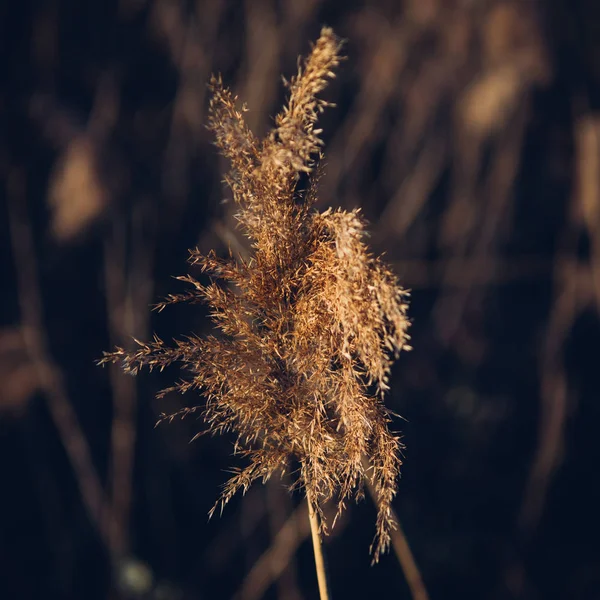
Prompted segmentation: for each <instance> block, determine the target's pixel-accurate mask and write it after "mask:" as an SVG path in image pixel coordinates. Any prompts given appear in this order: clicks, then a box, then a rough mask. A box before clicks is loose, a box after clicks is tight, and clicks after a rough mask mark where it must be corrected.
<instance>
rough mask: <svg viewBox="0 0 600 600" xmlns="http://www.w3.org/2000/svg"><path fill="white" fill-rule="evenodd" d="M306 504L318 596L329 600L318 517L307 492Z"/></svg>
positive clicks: (322, 599) (323, 599)
mask: <svg viewBox="0 0 600 600" xmlns="http://www.w3.org/2000/svg"><path fill="white" fill-rule="evenodd" d="M306 502H307V503H308V519H309V521H310V531H311V533H312V542H313V550H314V553H315V568H316V570H317V580H318V582H319V596H320V599H321V600H331V599H330V596H329V588H328V585H327V575H326V573H325V561H324V559H323V548H322V546H321V533H320V531H319V517H318V516H317V514H316V513H315V511H314V508H313V503H312V498H311V495H310V493H309V492H308V490H307V492H306Z"/></svg>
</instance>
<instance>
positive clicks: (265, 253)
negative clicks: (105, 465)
mask: <svg viewBox="0 0 600 600" xmlns="http://www.w3.org/2000/svg"><path fill="white" fill-rule="evenodd" d="M339 51H340V42H339V40H338V39H337V38H336V37H335V36H334V34H333V32H332V30H331V29H328V28H324V29H323V30H322V31H321V35H320V37H319V39H318V41H317V42H316V44H315V45H314V47H313V49H312V51H311V53H310V55H309V57H308V58H307V59H306V60H305V61H304V62H303V63H302V64H301V65H300V67H299V69H298V74H297V76H296V77H294V78H293V79H292V80H291V81H290V82H286V86H287V87H288V88H289V100H288V102H287V105H286V106H285V107H284V109H283V111H282V112H281V113H280V114H279V115H278V116H277V117H276V120H275V128H274V129H273V131H272V132H271V133H270V135H268V137H267V138H266V139H265V140H263V141H260V140H258V139H256V138H255V137H254V135H253V134H252V133H251V132H250V131H249V129H248V127H247V126H246V125H245V123H244V119H243V116H242V113H243V112H244V110H245V108H241V109H238V108H236V100H237V98H235V97H234V96H233V95H232V94H231V92H230V91H229V90H228V89H227V88H225V87H223V84H222V82H221V79H220V78H214V77H213V78H212V80H211V82H210V89H211V91H212V101H211V103H210V118H209V128H210V129H211V130H212V131H213V132H214V134H215V136H216V144H217V146H218V147H219V148H220V150H221V152H222V153H223V155H224V156H226V157H227V158H228V159H229V161H230V162H231V170H230V172H229V174H228V176H227V178H226V181H227V183H228V185H229V187H230V188H231V190H232V192H233V197H234V199H235V202H236V203H237V206H238V207H239V213H238V214H237V215H236V216H237V219H238V221H239V223H240V225H241V227H242V228H243V231H244V233H245V234H246V236H247V237H248V238H249V240H250V242H251V252H250V257H249V258H248V259H244V258H242V257H238V258H235V257H233V256H232V255H231V253H230V256H229V258H226V259H221V258H218V257H217V256H216V255H215V253H214V252H211V253H209V255H208V256H202V255H201V254H200V253H199V252H198V251H197V250H193V251H191V258H190V262H191V264H194V265H199V266H200V267H201V269H202V270H203V271H204V272H205V273H208V274H209V275H210V276H212V277H213V278H215V279H218V280H221V281H222V282H226V283H227V284H228V285H218V284H216V283H211V284H210V285H203V284H202V283H200V282H199V281H197V280H196V279H194V278H193V277H191V276H190V275H185V276H183V277H179V279H180V280H182V281H184V282H186V283H188V284H191V286H192V289H191V291H189V292H187V293H183V294H178V295H170V296H169V297H168V298H167V299H166V300H165V301H164V302H162V303H160V304H159V305H158V306H157V308H158V309H159V310H162V309H163V308H164V307H165V306H167V305H168V304H173V303H177V302H187V301H189V302H196V301H199V300H202V301H205V302H207V303H208V305H209V306H210V308H211V317H212V320H213V321H214V322H215V324H216V326H217V327H218V328H219V329H220V331H221V334H222V335H221V336H219V337H213V336H209V337H207V338H206V339H199V338H198V337H196V336H193V335H192V336H189V337H186V338H185V339H184V340H179V341H176V342H175V344H174V347H171V346H167V345H165V343H164V342H163V341H162V340H161V339H159V338H157V337H155V338H154V340H153V341H152V342H150V343H142V342H138V345H139V347H138V348H137V349H135V350H134V351H131V352H129V351H126V350H124V349H122V348H117V349H116V350H115V351H114V352H111V353H106V354H105V356H104V358H103V359H102V360H101V362H102V363H107V362H121V363H122V364H123V366H124V369H125V370H126V371H128V372H131V373H137V371H138V369H139V368H141V367H148V368H149V369H150V370H152V369H153V368H160V369H163V368H164V367H166V366H167V365H170V364H171V363H175V362H177V363H180V364H181V365H182V366H183V367H184V368H185V369H186V370H188V371H190V372H191V377H190V378H189V379H187V380H186V381H182V382H179V383H177V384H175V385H174V386H173V387H170V388H168V389H166V390H163V391H162V392H160V394H159V395H161V396H162V395H165V394H166V393H167V392H170V391H173V390H176V391H178V392H187V391H189V390H200V391H202V393H203V394H204V396H205V398H206V401H205V403H203V404H202V406H196V407H192V408H186V409H184V410H183V411H179V412H178V413H175V414H174V415H169V416H164V415H163V418H170V419H172V418H173V417H175V416H176V415H182V416H184V415H186V414H189V413H191V412H194V411H196V410H201V411H202V414H203V417H204V419H205V422H206V424H207V431H209V432H211V433H218V432H222V431H232V432H234V433H235V435H236V443H235V451H236V453H237V454H240V455H242V456H244V457H246V458H247V460H248V461H249V464H248V465H247V466H246V467H245V468H243V469H239V470H236V472H235V474H234V476H233V477H232V478H231V479H230V480H229V482H228V483H227V484H226V485H225V488H224V490H223V493H222V495H221V497H220V500H219V502H218V503H217V505H215V508H216V507H217V506H218V505H220V506H221V508H222V507H223V506H224V505H225V504H226V503H227V502H228V501H229V499H230V498H231V497H232V496H233V495H234V494H235V493H236V492H237V491H238V490H240V489H241V490H243V491H244V492H245V491H246V490H247V489H248V487H249V486H250V484H251V483H252V482H254V481H255V480H256V479H259V478H260V479H262V480H263V481H266V480H267V479H268V478H269V477H271V475H273V474H274V473H275V472H282V471H284V470H285V469H286V468H288V466H289V464H290V461H292V460H295V461H297V462H298V463H299V465H300V469H299V475H298V479H297V484H296V485H297V486H298V487H304V488H305V491H306V493H307V498H308V500H309V503H310V505H311V508H312V510H314V511H316V513H317V514H318V515H320V516H321V517H322V509H321V507H322V505H323V503H324V502H325V501H327V500H330V499H332V498H335V499H336V500H337V503H338V504H337V506H338V509H339V510H342V509H343V506H344V503H345V501H346V500H347V499H348V498H350V497H351V496H355V497H356V498H359V497H361V496H362V489H363V484H364V481H365V477H366V476H369V477H370V479H371V481H372V482H373V484H374V487H375V490H376V492H377V495H378V498H379V514H378V517H377V528H376V536H375V540H374V543H373V546H372V548H371V550H372V552H373V555H374V560H375V561H376V560H377V559H378V557H379V555H380V554H381V553H382V552H383V551H385V550H386V549H387V547H388V546H389V542H390V528H392V527H393V526H394V523H393V517H392V515H391V510H390V508H391V506H390V505H391V502H392V499H393V497H394V495H395V491H396V484H397V477H398V472H399V467H400V464H401V461H400V458H399V449H400V442H399V439H398V437H397V436H396V435H394V434H393V433H391V432H390V430H389V429H388V424H389V421H390V416H389V411H388V410H387V409H386V408H385V407H384V405H383V402H382V396H383V393H384V392H385V391H386V390H387V389H388V385H387V382H388V375H389V372H390V365H391V362H392V355H394V356H397V354H398V353H399V352H400V350H402V349H407V348H408V346H407V345H406V344H407V340H408V336H407V333H406V331H407V327H408V324H409V323H408V320H407V317H406V310H407V304H406V297H407V292H405V291H403V290H402V289H401V288H400V287H399V285H398V282H397V280H396V278H395V276H394V275H393V274H392V273H391V272H390V271H389V270H388V269H387V268H386V267H385V266H384V265H383V264H382V263H381V262H380V260H379V259H377V258H375V257H373V256H372V255H371V254H369V252H368V249H367V247H366V246H365V243H364V241H363V238H364V237H365V232H364V222H363V221H362V219H361V218H360V216H359V212H358V210H355V211H352V212H345V211H341V210H332V209H329V210H327V211H325V212H323V213H318V212H317V211H315V210H313V209H312V205H313V204H314V202H315V182H314V178H313V181H312V182H311V185H310V186H309V190H308V191H306V192H304V193H302V192H300V191H299V190H298V183H299V180H300V174H301V173H311V172H312V171H313V169H314V167H315V161H316V160H317V159H318V158H319V157H320V148H321V145H322V142H321V139H320V138H319V134H320V130H319V129H316V128H315V123H316V121H317V116H318V114H319V113H321V112H322V111H323V109H324V108H325V107H326V106H327V103H326V102H325V101H323V100H321V99H319V98H317V94H319V93H320V92H321V91H322V90H323V89H324V88H325V86H326V85H327V82H328V80H329V79H331V78H332V77H334V74H333V72H332V70H333V69H334V68H335V67H336V66H337V65H338V63H339V60H340V57H339ZM364 456H367V457H369V459H370V467H368V470H369V472H368V473H367V472H366V470H365V467H364V466H363V465H365V464H368V463H364V462H363V461H362V459H363V457H364ZM215 508H213V511H214V510H215ZM338 514H339V513H338ZM321 522H322V523H323V519H322V518H321ZM323 527H325V525H324V524H323Z"/></svg>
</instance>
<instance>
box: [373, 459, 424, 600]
mask: <svg viewBox="0 0 600 600" xmlns="http://www.w3.org/2000/svg"><path fill="white" fill-rule="evenodd" d="M369 466H370V465H369V461H368V459H367V458H366V457H363V468H364V469H365V472H368V470H369ZM367 490H368V491H369V495H370V496H371V498H372V499H373V502H375V504H376V505H377V506H379V499H378V497H377V492H376V491H375V488H374V487H373V484H372V482H371V479H370V478H367ZM390 510H391V511H392V516H393V519H394V521H395V522H396V528H395V529H392V530H391V531H390V536H391V538H392V548H393V549H394V553H395V554H396V558H397V559H398V562H399V563H400V567H401V568H402V571H403V572H404V577H406V583H407V584H408V587H409V588H410V593H411V595H412V598H413V600H429V594H428V593H427V588H426V587H425V583H424V582H423V577H422V576H421V571H420V570H419V567H418V565H417V561H416V560H415V557H414V556H413V553H412V551H411V549H410V546H409V544H408V540H407V539H406V535H405V534H404V530H403V529H402V525H401V524H400V519H398V515H397V514H396V511H395V510H394V509H393V508H390Z"/></svg>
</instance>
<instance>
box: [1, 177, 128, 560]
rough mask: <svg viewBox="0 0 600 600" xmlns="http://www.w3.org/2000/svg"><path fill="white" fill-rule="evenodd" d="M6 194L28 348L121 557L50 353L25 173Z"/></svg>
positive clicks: (91, 503)
mask: <svg viewBox="0 0 600 600" xmlns="http://www.w3.org/2000/svg"><path fill="white" fill-rule="evenodd" d="M7 192H8V194H7V195H8V198H9V203H8V205H9V210H8V215H9V226H10V234H11V243H12V249H13V253H14V260H15V263H16V265H17V268H16V274H17V287H18V296H19V304H20V309H21V320H22V322H23V338H24V340H25V345H26V347H27V351H28V353H29V355H30V357H31V361H32V363H33V365H34V368H35V370H36V371H37V377H38V379H39V381H40V383H41V387H42V389H43V390H44V394H45V396H46V400H47V403H48V410H49V411H50V415H51V417H52V420H53V422H54V424H55V426H56V429H57V430H58V434H59V436H60V439H61V441H62V443H63V446H64V448H65V451H66V453H67V457H68V459H69V462H70V464H71V468H72V469H73V473H74V474H75V479H76V481H77V485H78V487H79V491H80V493H81V498H82V501H83V505H84V507H85V509H86V512H87V514H88V517H89V519H90V521H91V523H92V524H93V525H94V526H95V528H96V530H97V531H98V534H99V535H100V538H101V539H102V541H103V542H104V543H105V545H106V547H107V548H108V550H109V552H110V553H111V555H112V556H113V557H116V556H119V555H120V554H121V553H122V549H123V537H122V532H118V534H117V535H114V536H109V532H108V529H107V528H106V527H105V526H104V525H103V523H102V515H103V514H107V513H108V514H110V512H109V511H110V508H109V506H108V502H107V499H106V496H105V493H104V489H103V488H102V484H101V482H100V478H99V476H98V473H97V470H96V467H95V466H94V463H93V460H92V457H91V454H90V449H89V446H88V443H87V440H86V437H85V434H84V433H83V431H82V429H81V426H80V424H79V420H78V418H77V415H76V413H75V411H74V410H73V407H72V406H71V402H70V400H69V397H68V394H67V391H66V387H65V383H64V380H63V376H62V373H61V371H60V369H59V367H58V366H57V365H56V364H55V363H54V361H53V360H52V358H51V356H50V354H49V351H48V342H47V336H46V332H45V328H44V323H43V316H42V315H43V307H42V300H41V294H40V289H39V282H38V277H37V272H36V271H37V260H36V254H35V246H34V241H33V233H32V231H31V225H30V223H29V220H28V218H27V215H26V213H25V210H26V209H25V206H26V203H25V196H26V193H25V180H24V177H23V175H22V174H21V173H20V172H18V171H13V172H12V173H11V174H10V176H9V178H8V190H7Z"/></svg>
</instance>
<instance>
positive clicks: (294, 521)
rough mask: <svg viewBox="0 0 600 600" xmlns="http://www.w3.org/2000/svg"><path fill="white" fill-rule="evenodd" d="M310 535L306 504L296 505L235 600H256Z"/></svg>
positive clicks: (254, 566)
mask: <svg viewBox="0 0 600 600" xmlns="http://www.w3.org/2000/svg"><path fill="white" fill-rule="evenodd" d="M309 532H310V523H309V516H308V503H307V502H303V503H302V504H300V505H299V506H298V507H297V508H296V509H295V510H294V511H293V512H292V513H291V514H290V515H289V516H288V518H287V519H286V521H285V523H284V524H283V526H282V527H281V528H280V530H279V531H278V532H277V534H276V535H275V537H274V538H273V541H272V542H271V545H270V546H269V548H268V549H267V550H266V551H265V552H264V553H263V554H262V556H261V557H260V558H259V559H258V560H257V561H256V563H255V564H254V565H253V567H252V569H251V570H250V572H249V573H248V574H247V575H246V577H245V579H244V581H243V583H242V586H241V588H240V590H239V591H238V592H237V593H236V595H235V598H237V599H239V600H258V599H259V598H262V597H263V595H264V593H265V592H266V591H267V589H268V588H269V586H270V585H271V583H272V582H273V581H275V580H276V579H277V578H278V577H279V576H280V575H281V574H282V573H283V570H284V569H285V568H286V566H287V565H288V564H289V563H290V561H291V559H292V557H293V556H294V554H295V553H296V551H297V550H298V548H299V547H300V545H301V544H302V542H304V540H305V539H306V538H307V536H308V534H309Z"/></svg>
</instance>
